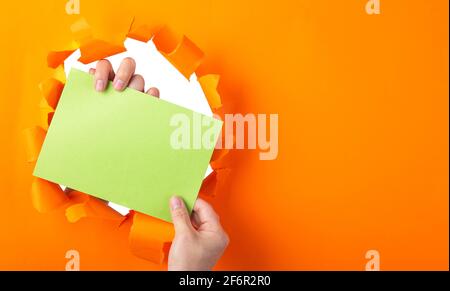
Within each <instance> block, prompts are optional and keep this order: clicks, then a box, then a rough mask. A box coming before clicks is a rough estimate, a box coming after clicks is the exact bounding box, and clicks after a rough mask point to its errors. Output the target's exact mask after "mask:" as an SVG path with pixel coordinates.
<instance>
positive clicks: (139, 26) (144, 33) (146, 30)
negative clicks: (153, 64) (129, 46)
mask: <svg viewBox="0 0 450 291" xmlns="http://www.w3.org/2000/svg"><path fill="white" fill-rule="evenodd" d="M160 29H161V26H159V25H153V26H150V25H148V24H145V23H142V22H140V21H139V20H138V19H137V18H136V17H134V18H133V21H132V22H131V25H130V29H129V31H128V33H127V37H129V38H132V39H135V40H139V41H142V42H148V41H149V40H150V39H151V38H152V37H153V36H154V35H155V33H156V32H157V31H158V30H160Z"/></svg>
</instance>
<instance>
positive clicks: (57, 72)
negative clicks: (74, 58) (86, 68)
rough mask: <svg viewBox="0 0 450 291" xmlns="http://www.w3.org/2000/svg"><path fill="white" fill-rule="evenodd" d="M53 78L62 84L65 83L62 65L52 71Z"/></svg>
mask: <svg viewBox="0 0 450 291" xmlns="http://www.w3.org/2000/svg"><path fill="white" fill-rule="evenodd" d="M53 78H55V79H56V80H57V81H60V82H61V83H63V84H65V83H66V72H65V71H64V64H62V65H60V66H58V67H57V68H55V70H53Z"/></svg>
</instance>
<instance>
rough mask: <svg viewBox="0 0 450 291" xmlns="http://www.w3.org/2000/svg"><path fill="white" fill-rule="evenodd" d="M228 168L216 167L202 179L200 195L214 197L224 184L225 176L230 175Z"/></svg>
mask: <svg viewBox="0 0 450 291" xmlns="http://www.w3.org/2000/svg"><path fill="white" fill-rule="evenodd" d="M230 172H231V170H230V169H225V168H224V169H217V170H214V171H213V172H212V173H211V174H209V175H208V177H206V178H205V179H204V180H203V183H202V186H201V188H200V191H199V193H200V195H205V196H211V197H214V196H216V194H217V193H218V192H219V191H220V189H222V187H223V186H224V185H225V184H226V181H227V178H228V176H229V175H230Z"/></svg>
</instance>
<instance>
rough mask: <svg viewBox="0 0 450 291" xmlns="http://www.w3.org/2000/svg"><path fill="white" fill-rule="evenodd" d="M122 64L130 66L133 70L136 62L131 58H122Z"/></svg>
mask: <svg viewBox="0 0 450 291" xmlns="http://www.w3.org/2000/svg"><path fill="white" fill-rule="evenodd" d="M122 63H123V64H125V65H128V66H131V67H133V68H134V67H136V61H135V60H134V59H133V58H131V57H126V58H124V59H123V61H122Z"/></svg>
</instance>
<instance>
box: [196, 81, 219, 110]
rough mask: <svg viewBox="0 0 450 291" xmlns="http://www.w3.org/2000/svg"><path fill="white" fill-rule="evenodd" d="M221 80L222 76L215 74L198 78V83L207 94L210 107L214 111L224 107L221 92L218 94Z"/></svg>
mask: <svg viewBox="0 0 450 291" xmlns="http://www.w3.org/2000/svg"><path fill="white" fill-rule="evenodd" d="M219 79H220V76H219V75H215V74H210V75H205V76H201V77H200V78H198V82H199V83H200V86H201V87H202V90H203V93H205V96H206V99H207V100H208V103H209V106H210V107H211V108H212V109H217V108H220V107H222V101H221V99H220V95H219V92H217V86H218V85H219Z"/></svg>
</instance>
